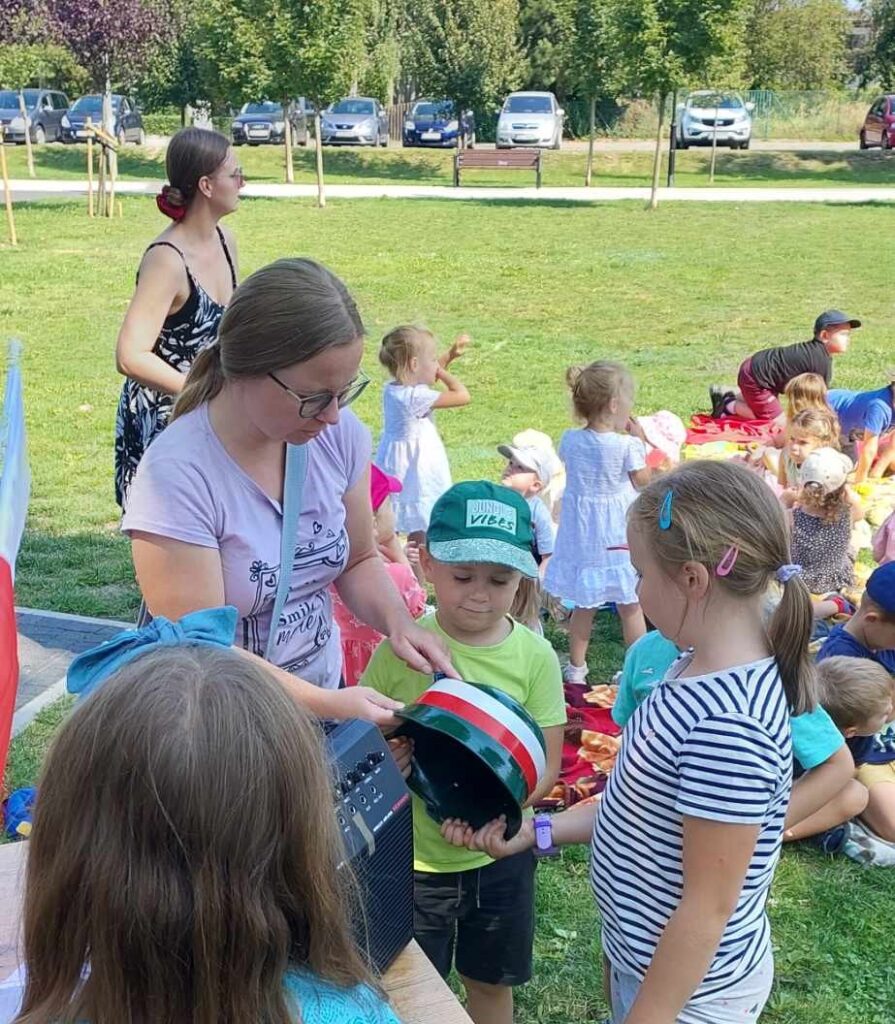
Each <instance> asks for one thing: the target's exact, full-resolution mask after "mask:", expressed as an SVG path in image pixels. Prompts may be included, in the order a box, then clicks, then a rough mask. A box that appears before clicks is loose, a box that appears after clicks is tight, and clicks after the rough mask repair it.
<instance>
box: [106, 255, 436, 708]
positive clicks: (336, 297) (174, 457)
mask: <svg viewBox="0 0 895 1024" xmlns="http://www.w3.org/2000/svg"><path fill="white" fill-rule="evenodd" d="M363 337H364V327H363V324H362V323H361V319H360V315H359V313H358V311H357V307H356V305H355V303H354V300H353V299H352V297H351V295H350V294H349V292H348V290H347V288H346V287H345V285H344V284H343V283H342V281H340V280H339V278H337V277H336V276H335V275H334V274H333V273H332V272H331V271H329V270H327V269H326V267H323V266H321V265H320V264H319V263H315V262H314V261H313V260H308V259H281V260H277V261H276V262H275V263H272V264H270V265H269V266H266V267H263V268H262V269H261V270H258V271H256V272H255V273H254V274H252V275H251V276H250V277H249V278H247V279H246V280H245V281H244V282H243V283H242V284H241V285H240V286H239V287H238V288H237V289H236V291H235V292H234V294H233V298H232V300H231V302H230V305H229V306H228V307H227V310H226V311H225V313H224V315H223V317H222V319H221V325H220V330H219V333H218V340H217V343H216V344H214V345H212V346H211V347H210V348H207V349H205V350H204V351H203V352H202V353H201V354H200V355H199V356H198V358H197V359H196V361H195V363H194V364H193V368H192V370H191V371H190V374H189V378H188V379H187V383H186V387H185V388H184V389H183V391H182V392H181V394H180V397H179V398H178V400H177V404H176V407H175V410H174V415H173V416H172V421H171V424H170V426H168V427H167V429H166V430H165V431H164V432H163V433H162V434H161V435H160V436H159V437H158V438H157V439H156V440H155V441H154V442H153V444H152V446H151V447H150V448H149V450H148V451H147V452H146V455H145V456H144V458H143V460H142V461H141V463H140V466H139V469H138V471H137V474H136V477H135V479H134V483H133V487H132V488H131V492H130V496H129V499H128V503H127V508H126V510H125V514H124V518H123V520H122V529H123V530H124V532H125V533H127V534H128V535H129V536H130V538H131V544H132V552H133V559H134V567H135V569H136V573H137V580H138V582H139V584H140V589H141V590H142V593H143V598H144V600H145V602H146V604H147V606H148V609H149V611H150V612H151V613H152V615H154V616H160V615H161V616H165V617H166V618H168V619H173V620H176V619H179V618H181V617H182V616H183V615H185V614H187V613H188V612H192V611H197V610H199V609H202V608H211V607H216V606H219V605H223V604H228V605H234V606H235V607H236V608H237V610H238V612H239V616H240V618H239V625H238V630H237V638H236V643H237V645H238V646H239V647H241V648H243V649H244V650H245V651H246V652H247V653H248V655H249V656H250V657H252V658H263V657H264V655H265V653H266V652H267V648H268V638H269V636H270V631H271V629H272V628H274V624H273V623H272V622H271V618H272V614H273V606H274V602H275V595H276V590H277V582H278V578H279V571H280V546H281V540H282V528H283V498H284V494H283V492H284V482H285V458H286V445H287V443H288V444H290V445H306V446H307V470H306V476H305V479H304V485H303V488H302V493H301V503H300V516H299V519H298V527H297V530H296V536H295V543H294V555H293V558H292V562H291V565H290V566H288V567H287V571H289V572H290V573H291V580H290V590H289V595H288V598H287V600H286V603H285V605H284V607H283V611H282V614H281V616H280V618H279V620H278V623H277V624H276V627H275V628H276V631H277V632H276V637H275V645H274V646H273V648H272V651H271V653H270V655H269V662H270V663H271V664H272V665H274V666H275V668H276V671H277V675H278V676H279V678H280V679H281V681H282V682H283V683H284V684H285V685H286V686H287V687H288V689H289V690H290V691H291V692H293V693H294V695H295V696H296V697H297V698H298V699H299V700H301V701H302V703H304V704H305V705H306V706H307V707H308V708H310V710H311V711H313V712H315V713H316V714H318V715H320V716H321V717H331V718H366V719H369V720H372V721H375V722H378V723H380V724H387V723H389V722H390V721H391V718H392V716H391V711H392V710H393V709H394V708H395V707H396V706H397V705H396V704H395V703H394V702H393V701H391V700H389V699H388V698H385V697H382V696H381V695H379V694H376V693H374V692H373V691H371V690H369V689H367V688H365V687H351V688H347V689H340V688H339V684H340V678H341V665H342V655H341V649H340V644H339V631H338V627H337V626H336V625H335V624H334V621H333V611H332V603H331V599H330V595H329V587H330V585H331V584H333V583H334V584H335V587H336V590H337V591H338V593H339V596H340V597H341V599H342V600H343V601H344V603H345V604H346V605H347V607H348V609H349V610H350V611H351V612H352V613H353V614H354V616H355V617H356V618H358V619H360V620H361V621H362V622H365V623H367V624H369V625H370V626H372V627H373V628H374V629H376V630H378V631H379V632H380V633H383V634H384V635H385V636H387V637H388V638H389V640H390V641H391V644H392V647H393V648H394V650H395V653H396V654H397V655H398V656H399V657H400V658H402V659H403V660H404V661H406V662H407V664H408V665H410V666H411V667H412V668H415V669H417V670H418V671H421V672H425V673H432V672H433V671H442V672H446V673H448V674H450V675H455V674H456V673H455V672H454V670H453V669H452V667H451V664H450V660H449V658H448V656H447V654H446V653H445V649H444V648H443V646H442V645H441V643H440V642H439V641H438V639H437V638H436V637H434V636H433V634H432V633H431V632H430V631H428V630H423V629H420V628H419V627H418V626H417V625H416V624H415V623H414V622H413V620H412V619H411V618H410V615H409V614H408V612H407V609H406V607H405V605H404V602H403V600H402V599H401V597H400V595H399V594H398V591H397V590H396V589H395V586H394V584H393V583H392V582H391V580H390V578H389V576H388V574H387V572H386V570H385V567H384V565H383V562H382V560H381V559H380V558H379V556H378V552H377V549H376V544H375V542H374V538H373V512H372V508H371V505H370V445H371V442H370V434H369V431H368V430H367V428H366V427H364V426H363V424H362V423H361V422H360V420H358V418H357V417H356V416H355V415H354V413H353V412H352V411H351V410H350V409H347V408H346V406H348V405H350V403H351V402H353V401H354V400H355V399H356V398H357V397H358V396H359V395H360V394H361V393H362V391H363V390H364V388H365V387H366V385H367V384H368V378H367V377H365V376H364V374H363V373H362V372H361V371H360V362H361V356H362V355H363Z"/></svg>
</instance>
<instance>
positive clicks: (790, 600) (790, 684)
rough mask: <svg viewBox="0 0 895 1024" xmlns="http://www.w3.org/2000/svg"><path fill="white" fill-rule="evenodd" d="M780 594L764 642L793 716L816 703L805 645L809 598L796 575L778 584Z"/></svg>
mask: <svg viewBox="0 0 895 1024" xmlns="http://www.w3.org/2000/svg"><path fill="white" fill-rule="evenodd" d="M781 586H782V590H783V594H782V596H781V598H780V603H779V604H778V605H777V609H776V611H775V612H774V614H773V616H772V617H771V621H770V624H769V625H768V641H769V643H770V645H771V650H772V651H773V652H774V658H775V660H776V662H777V667H778V668H779V669H780V678H781V679H782V680H783V689H784V690H785V691H786V697H787V700H788V701H789V710H790V711H791V712H792V714H793V715H802V714H804V713H805V712H806V711H813V710H814V708H815V705H816V704H817V677H816V674H815V669H814V659H813V658H812V657H811V655H810V654H809V653H808V642H809V641H810V639H811V634H812V631H813V629H814V611H813V608H812V605H811V595H810V594H809V593H808V588H807V587H806V586H805V584H804V582H803V580H802V578H801V576H800V575H793V576H791V577H790V578H788V579H787V580H786V581H785V582H783V583H782V584H781Z"/></svg>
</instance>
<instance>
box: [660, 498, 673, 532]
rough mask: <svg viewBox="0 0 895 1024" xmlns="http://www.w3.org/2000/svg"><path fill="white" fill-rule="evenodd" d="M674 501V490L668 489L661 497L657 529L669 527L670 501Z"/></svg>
mask: <svg viewBox="0 0 895 1024" xmlns="http://www.w3.org/2000/svg"><path fill="white" fill-rule="evenodd" d="M672 501H674V491H672V490H671V488H669V489H668V493H667V494H666V495H665V497H664V498H663V499H662V507H661V508H660V509H659V529H660V530H670V529H671V503H672Z"/></svg>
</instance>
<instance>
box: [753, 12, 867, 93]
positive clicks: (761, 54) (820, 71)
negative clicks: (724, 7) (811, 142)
mask: <svg viewBox="0 0 895 1024" xmlns="http://www.w3.org/2000/svg"><path fill="white" fill-rule="evenodd" d="M750 8H751V10H750V12H749V26H748V33H747V37H748V47H747V51H746V78H747V81H748V82H749V84H750V87H751V88H753V89H779V90H784V89H798V90H805V89H832V88H836V87H839V86H842V85H843V84H844V83H845V81H846V80H847V79H848V77H849V76H850V74H851V67H850V61H849V42H848V40H849V32H850V29H851V20H852V16H851V14H850V13H849V9H848V6H847V4H846V3H845V0H752V2H751V3H750Z"/></svg>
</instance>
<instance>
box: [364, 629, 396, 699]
mask: <svg viewBox="0 0 895 1024" xmlns="http://www.w3.org/2000/svg"><path fill="white" fill-rule="evenodd" d="M397 661H398V659H397V658H396V657H395V652H394V651H393V650H392V646H391V644H390V643H389V642H388V640H383V641H382V642H381V643H380V644H379V646H378V647H377V648H376V650H375V651H373V657H372V658H370V660H369V662H368V663H367V667H366V668H365V669H364V671H363V675H362V676H361V677H360V679H359V680H358V685H359V686H369V687H370V688H371V689H373V690H376V691H378V692H379V693H384V694H385V696H386V697H393V698H394V699H395V700H398V699H400V698H398V697H397V696H396V694H394V693H393V692H392V690H393V688H394V683H395V681H396V680H397V679H398V678H399V676H400V675H401V674H402V673H399V672H395V671H394V669H395V665H396V663H397ZM390 684H391V685H390Z"/></svg>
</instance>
